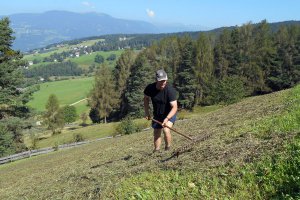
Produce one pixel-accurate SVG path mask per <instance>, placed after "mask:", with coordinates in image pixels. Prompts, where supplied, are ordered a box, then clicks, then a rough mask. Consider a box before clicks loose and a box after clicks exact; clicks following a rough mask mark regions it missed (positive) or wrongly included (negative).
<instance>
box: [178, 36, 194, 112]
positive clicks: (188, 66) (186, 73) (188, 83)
mask: <svg viewBox="0 0 300 200" xmlns="http://www.w3.org/2000/svg"><path fill="white" fill-rule="evenodd" d="M180 51H181V61H180V64H179V68H178V73H177V77H178V78H177V84H176V86H177V87H176V89H177V91H178V92H179V97H178V102H179V106H180V107H182V108H185V109H192V108H193V107H194V105H195V97H196V95H195V94H196V89H197V85H196V77H195V73H194V67H193V41H192V39H191V38H190V37H189V36H185V37H184V38H182V39H181V40H180Z"/></svg>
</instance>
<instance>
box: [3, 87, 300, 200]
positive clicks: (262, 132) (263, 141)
mask: <svg viewBox="0 0 300 200" xmlns="http://www.w3.org/2000/svg"><path fill="white" fill-rule="evenodd" d="M293 91H294V93H291V90H285V91H281V92H277V93H272V94H268V95H264V96H257V97H251V98H247V99H244V100H243V101H241V102H239V103H237V104H233V105H230V106H227V107H224V108H222V109H218V110H216V111H213V112H210V113H206V114H202V115H201V114H200V115H198V116H195V117H193V118H191V119H185V120H179V121H178V122H176V125H175V128H176V129H177V130H179V131H181V132H183V133H185V134H188V135H190V136H192V137H199V138H201V137H204V136H206V137H205V138H206V139H205V140H204V141H201V142H198V143H196V144H194V145H193V146H192V147H193V148H191V149H190V148H189V149H186V150H187V151H186V152H182V154H180V155H179V157H178V158H176V157H174V158H171V156H172V153H171V152H169V151H168V152H165V151H162V152H160V153H158V154H152V153H151V152H152V130H148V131H144V132H140V133H137V134H132V135H129V136H123V137H119V138H114V139H111V140H106V141H98V142H95V143H92V144H88V145H86V146H81V147H78V148H74V149H69V150H63V151H58V152H54V153H51V154H49V155H42V156H38V157H32V158H29V159H25V160H21V161H17V162H13V163H10V164H6V165H2V166H0V185H1V188H0V199H20V198H24V199H88V198H89V199H98V198H100V199H162V198H163V197H164V198H166V199H174V198H175V197H176V198H178V199H199V198H200V199H212V198H213V199H214V198H225V197H227V198H228V197H231V198H241V197H244V198H246V199H264V197H266V196H263V195H264V193H260V190H261V188H260V189H258V188H259V187H258V186H259V185H257V184H255V182H254V180H255V179H254V178H253V176H255V173H254V174H253V173H252V172H251V170H252V171H253V170H255V169H256V168H251V166H253V164H255V163H257V162H259V161H260V160H262V159H263V158H264V157H267V156H268V155H271V156H273V158H274V159H275V157H274V155H275V154H276V152H280V151H282V152H283V150H284V144H286V143H287V142H288V141H290V140H291V138H293V137H294V136H295V134H296V133H295V132H294V131H295V130H298V131H299V126H298V125H299V124H296V125H297V126H296V127H295V126H292V125H293V121H292V119H293V118H291V116H290V114H289V113H293V112H292V111H296V112H297V113H299V106H298V100H299V98H298V97H299V95H300V92H299V87H298V88H297V90H293ZM291 94H293V96H291ZM288 95H289V97H288V99H287V96H288ZM287 100H288V101H287ZM291 106H292V107H291ZM293 106H296V108H297V109H295V107H293ZM291 108H292V111H291V110H290V111H289V112H287V109H291ZM282 118H283V120H282V121H280V119H282ZM286 118H287V119H288V120H289V121H288V126H284V125H286V123H285V119H286ZM276 120H277V121H276ZM281 122H282V123H281ZM282 124H283V125H282ZM280 125H281V126H282V127H285V128H284V129H280V128H278V127H280ZM287 133H289V134H287ZM173 139H174V143H173V149H176V148H179V147H183V146H185V145H187V144H189V143H190V142H189V141H187V140H186V139H185V138H183V137H181V136H179V135H177V134H175V133H173ZM283 153H284V152H283ZM298 157H299V155H298ZM247 170H248V171H247ZM266 177H267V175H266ZM251 178H252V179H251ZM262 183H263V182H262ZM246 184H250V185H246ZM251 184H252V185H251ZM275 189H276V188H275Z"/></svg>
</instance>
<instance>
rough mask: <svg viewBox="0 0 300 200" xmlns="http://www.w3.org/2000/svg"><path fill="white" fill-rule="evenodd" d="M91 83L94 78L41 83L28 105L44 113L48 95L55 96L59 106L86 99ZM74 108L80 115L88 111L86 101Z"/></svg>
mask: <svg viewBox="0 0 300 200" xmlns="http://www.w3.org/2000/svg"><path fill="white" fill-rule="evenodd" d="M93 82H94V78H93V77H88V78H75V79H69V80H63V81H55V82H46V83H42V84H41V85H40V90H39V91H37V92H35V93H34V94H33V99H32V100H31V101H30V102H29V103H28V105H29V106H30V107H33V108H35V109H37V110H38V111H44V110H45V105H46V103H47V101H48V98H49V96H50V94H55V95H56V96H57V98H58V100H59V103H60V105H61V106H65V105H70V104H73V103H76V102H78V101H80V100H82V99H85V98H86V97H87V94H88V92H89V91H90V89H91V88H92V85H93ZM74 106H75V107H76V110H77V113H82V112H84V111H86V110H87V109H88V108H87V106H86V101H82V102H80V103H78V104H75V105H74Z"/></svg>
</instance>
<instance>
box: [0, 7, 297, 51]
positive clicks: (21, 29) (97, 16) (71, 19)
mask: <svg viewBox="0 0 300 200" xmlns="http://www.w3.org/2000/svg"><path fill="white" fill-rule="evenodd" d="M3 17H5V16H0V18H3ZM7 17H9V19H10V21H11V27H12V29H13V30H14V32H15V34H14V35H15V37H16V39H15V41H14V43H13V48H14V49H15V50H21V51H23V52H26V51H29V50H32V49H37V48H41V47H45V46H47V45H50V44H54V43H59V42H62V41H69V40H74V39H81V38H87V37H92V36H102V35H110V34H145V33H147V34H158V33H178V32H193V34H198V33H199V32H201V31H207V32H214V33H219V32H221V31H222V30H223V29H224V28H233V27H221V28H217V29H213V30H210V31H208V30H209V29H208V28H207V27H201V26H191V25H182V24H151V23H149V22H145V21H137V20H125V19H117V18H114V17H112V16H109V15H107V14H103V13H95V12H93V13H74V12H68V11H48V12H45V13H38V14H37V13H35V14H32V13H22V14H13V15H8V16H7ZM283 24H285V25H287V24H300V21H285V22H277V23H271V28H272V30H276V29H278V27H279V26H280V25H283Z"/></svg>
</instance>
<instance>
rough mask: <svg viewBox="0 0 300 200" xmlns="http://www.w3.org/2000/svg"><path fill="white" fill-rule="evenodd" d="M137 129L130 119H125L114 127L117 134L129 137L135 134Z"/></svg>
mask: <svg viewBox="0 0 300 200" xmlns="http://www.w3.org/2000/svg"><path fill="white" fill-rule="evenodd" d="M137 129H138V127H137V126H136V124H135V123H134V122H133V121H132V119H131V118H130V117H126V118H125V119H123V120H122V121H121V123H120V124H119V125H118V126H117V127H116V131H117V133H119V134H121V135H129V134H132V133H135V132H136V131H137Z"/></svg>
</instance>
